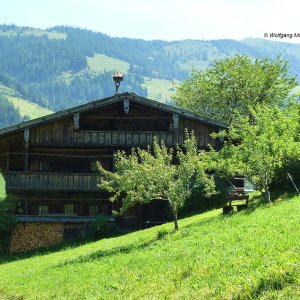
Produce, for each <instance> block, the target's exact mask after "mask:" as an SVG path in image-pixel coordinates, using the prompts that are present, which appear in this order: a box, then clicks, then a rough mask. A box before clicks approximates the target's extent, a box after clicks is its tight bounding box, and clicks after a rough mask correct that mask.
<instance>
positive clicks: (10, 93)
mask: <svg viewBox="0 0 300 300" xmlns="http://www.w3.org/2000/svg"><path fill="white" fill-rule="evenodd" d="M0 95H3V96H4V97H5V98H6V99H7V100H9V101H11V102H12V103H13V104H14V106H15V107H18V108H19V110H20V114H21V116H24V115H27V116H29V117H30V118H31V119H35V118H39V117H43V116H45V115H49V114H51V113H53V111H52V110H50V109H48V108H45V107H42V106H40V105H38V104H36V103H33V102H29V101H28V100H26V99H23V98H21V97H20V96H19V94H18V92H17V91H16V90H14V89H12V88H10V87H7V86H5V85H4V84H1V83H0Z"/></svg>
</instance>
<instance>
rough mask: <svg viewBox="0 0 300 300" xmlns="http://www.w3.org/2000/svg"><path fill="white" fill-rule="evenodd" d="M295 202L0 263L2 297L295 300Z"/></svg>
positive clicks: (299, 209) (299, 276)
mask: <svg viewBox="0 0 300 300" xmlns="http://www.w3.org/2000/svg"><path fill="white" fill-rule="evenodd" d="M299 218H300V197H299V196H298V197H294V198H291V199H288V200H285V201H279V202H277V203H276V204H272V205H266V206H260V207H258V208H256V209H254V208H253V209H249V210H248V211H244V212H239V213H237V212H236V213H234V214H232V215H229V216H225V217H224V216H222V215H221V210H214V211H210V212H207V213H204V214H200V215H195V216H193V217H190V218H186V219H183V220H180V226H181V229H180V231H179V232H176V233H174V232H173V224H172V223H169V224H165V225H162V226H158V227H154V228H150V229H146V230H141V231H137V232H134V233H130V234H127V235H123V236H120V237H115V238H107V239H102V240H99V241H96V242H91V243H87V244H85V245H81V246H77V247H73V248H72V247H69V248H64V249H61V250H56V251H55V250H52V251H49V252H48V253H45V252H40V253H35V254H31V255H27V256H21V255H20V256H19V257H18V256H17V255H15V256H10V257H3V258H2V263H1V264H0V298H1V297H2V298H1V299H299V298H300V222H299Z"/></svg>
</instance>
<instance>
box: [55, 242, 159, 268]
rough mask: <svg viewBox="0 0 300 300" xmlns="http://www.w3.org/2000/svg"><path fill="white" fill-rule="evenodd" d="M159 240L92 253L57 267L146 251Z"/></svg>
mask: <svg viewBox="0 0 300 300" xmlns="http://www.w3.org/2000/svg"><path fill="white" fill-rule="evenodd" d="M159 239H160V238H159V237H155V238H154V239H151V240H149V241H145V242H143V243H141V244H139V245H136V244H130V245H126V246H121V247H115V248H112V249H108V250H104V251H96V252H93V253H90V254H88V255H84V256H79V257H77V258H75V259H70V260H68V261H66V262H63V263H60V264H57V265H56V267H58V268H60V267H65V266H67V265H72V264H78V263H85V262H91V261H93V260H96V259H100V258H104V257H110V256H113V255H116V254H129V253H131V252H132V251H136V250H140V249H144V248H146V247H148V246H150V245H151V244H153V243H155V242H156V241H157V240H159Z"/></svg>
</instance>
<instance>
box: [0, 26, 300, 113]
mask: <svg viewBox="0 0 300 300" xmlns="http://www.w3.org/2000/svg"><path fill="white" fill-rule="evenodd" d="M235 53H240V54H244V55H248V56H251V57H254V58H255V57H263V56H269V57H277V56H278V55H282V57H283V58H285V59H288V60H289V62H290V64H291V69H290V72H291V74H300V45H295V44H288V43H279V42H272V41H266V40H261V39H245V40H242V41H235V40H214V41H203V40H183V41H173V42H167V41H159V40H157V41H145V40H141V39H129V38H114V37H110V36H108V35H106V34H103V33H99V32H93V31H90V30H85V29H79V28H72V27H64V26H57V27H54V28H50V29H47V30H44V29H35V28H29V27H18V26H15V25H0V84H1V86H2V87H5V88H6V89H0V94H2V95H4V96H7V93H6V92H5V90H7V89H10V90H13V91H14V95H13V96H15V97H20V98H24V99H27V100H30V101H32V102H34V103H37V104H39V105H41V106H43V107H46V108H49V109H50V110H53V111H58V110H61V109H65V108H68V107H72V106H75V105H79V104H82V103H85V102H88V101H91V100H94V99H99V98H103V97H107V96H111V95H112V94H114V92H115V87H114V84H113V82H112V78H111V77H112V72H113V71H118V70H120V71H122V72H124V73H125V74H126V76H125V79H124V82H123V83H122V84H121V88H120V92H124V91H133V92H136V93H137V94H139V95H141V96H146V97H147V96H149V97H151V98H153V99H156V100H159V101H168V100H169V99H170V96H171V94H172V92H173V91H174V89H173V87H172V84H171V80H175V81H180V80H182V79H184V78H186V76H187V75H188V72H189V70H190V69H191V68H192V67H196V68H206V67H207V66H209V65H211V64H212V62H213V61H214V60H215V59H219V58H223V57H226V56H230V55H233V54H235ZM10 96H12V95H10Z"/></svg>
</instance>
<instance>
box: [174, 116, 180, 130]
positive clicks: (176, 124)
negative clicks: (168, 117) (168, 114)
mask: <svg viewBox="0 0 300 300" xmlns="http://www.w3.org/2000/svg"><path fill="white" fill-rule="evenodd" d="M178 124H179V116H178V114H173V125H174V128H178Z"/></svg>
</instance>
